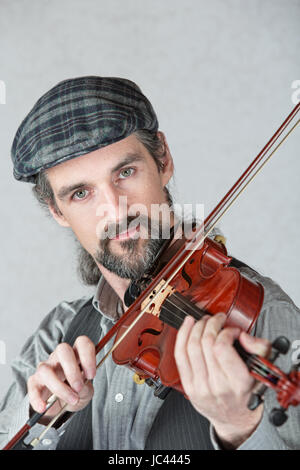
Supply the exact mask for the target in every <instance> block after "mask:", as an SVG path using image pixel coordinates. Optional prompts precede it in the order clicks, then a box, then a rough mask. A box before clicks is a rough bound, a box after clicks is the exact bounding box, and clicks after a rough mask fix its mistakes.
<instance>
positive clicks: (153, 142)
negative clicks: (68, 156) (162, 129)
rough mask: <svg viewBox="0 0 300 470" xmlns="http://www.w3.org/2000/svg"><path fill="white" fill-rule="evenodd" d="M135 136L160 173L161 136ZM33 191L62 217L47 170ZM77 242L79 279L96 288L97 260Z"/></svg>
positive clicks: (45, 206)
mask: <svg viewBox="0 0 300 470" xmlns="http://www.w3.org/2000/svg"><path fill="white" fill-rule="evenodd" d="M134 135H135V136H136V137H137V139H138V140H139V141H140V142H141V143H142V144H143V145H144V146H145V148H146V149H147V150H148V152H149V153H150V155H151V156H152V157H153V159H154V161H155V163H156V165H157V168H158V171H161V170H162V168H163V164H162V158H163V157H164V155H165V153H166V149H165V144H164V141H163V140H162V138H161V137H160V135H159V134H158V133H157V132H151V131H148V130H138V131H135V132H134ZM32 191H33V194H34V196H35V198H36V199H37V201H38V202H39V204H40V206H41V207H42V208H43V209H44V210H45V211H46V213H47V214H48V215H50V212H49V206H51V207H52V208H53V209H54V210H55V212H56V213H57V214H59V215H61V212H60V210H59V208H58V205H57V203H56V199H55V195H54V192H53V190H52V187H51V184H50V182H49V180H48V177H47V170H43V171H41V172H40V173H38V174H37V176H36V181H35V185H34V186H33V188H32ZM164 191H165V193H166V195H167V203H168V204H169V206H172V204H173V201H172V196H171V194H170V192H169V190H168V188H166V187H165V188H164ZM75 240H76V242H77V252H78V267H77V271H78V274H79V277H80V279H81V280H82V282H83V284H86V285H89V286H95V285H97V284H98V282H99V279H100V277H101V273H100V270H99V268H98V266H97V264H96V263H95V260H94V258H93V257H92V255H90V253H88V252H87V251H86V250H85V249H84V248H83V246H82V245H81V244H80V243H79V242H78V240H77V239H76V238H75Z"/></svg>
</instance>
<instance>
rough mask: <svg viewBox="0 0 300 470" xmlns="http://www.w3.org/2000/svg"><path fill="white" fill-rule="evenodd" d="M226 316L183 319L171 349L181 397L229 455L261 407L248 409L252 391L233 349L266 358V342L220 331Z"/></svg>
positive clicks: (255, 421) (248, 431) (250, 428)
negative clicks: (208, 424) (210, 427)
mask: <svg viewBox="0 0 300 470" xmlns="http://www.w3.org/2000/svg"><path fill="white" fill-rule="evenodd" d="M225 321H226V315H225V314H223V313H219V314H217V315H213V316H211V317H210V316H208V315H206V316H204V317H203V318H202V319H201V320H200V321H198V322H195V320H194V319H193V318H192V317H186V318H185V321H184V322H183V324H182V326H181V327H180V329H179V331H178V334H177V340H176V344H175V351H174V354H175V360H176V364H177V368H178V372H179V375H180V378H181V383H182V386H183V389H184V392H185V393H186V395H187V396H188V398H189V400H190V401H191V404H192V405H193V406H194V407H195V409H196V410H197V411H198V412H199V413H201V414H202V415H203V416H205V417H206V418H207V419H208V420H209V421H210V422H211V424H212V425H213V427H214V429H215V432H216V434H217V436H218V438H219V440H220V441H221V443H222V446H223V447H225V448H228V449H235V448H237V447H238V446H239V445H241V444H242V443H243V442H244V441H245V440H246V439H247V438H248V437H249V436H250V435H251V434H252V432H253V431H254V430H255V428H256V427H257V425H258V424H259V422H260V420H261V417H262V413H263V406H262V405H260V406H259V407H258V408H257V409H256V410H255V411H250V410H249V409H248V408H247V403H248V401H249V398H250V396H251V394H252V392H253V389H254V386H255V383H256V382H255V379H254V378H253V377H252V376H251V375H250V373H249V370H248V367H247V366H246V364H245V363H244V362H243V360H242V359H241V357H240V356H239V354H238V353H237V351H236V350H235V348H234V347H233V343H234V340H235V339H238V340H239V341H240V343H241V345H242V346H243V347H244V348H245V349H246V350H247V351H248V352H250V353H253V354H258V355H261V356H267V355H268V353H269V351H270V347H271V345H270V342H269V341H267V340H265V339H260V338H255V337H253V336H250V335H248V334H247V333H245V332H243V331H241V329H240V328H236V327H225V328H223V326H224V324H225Z"/></svg>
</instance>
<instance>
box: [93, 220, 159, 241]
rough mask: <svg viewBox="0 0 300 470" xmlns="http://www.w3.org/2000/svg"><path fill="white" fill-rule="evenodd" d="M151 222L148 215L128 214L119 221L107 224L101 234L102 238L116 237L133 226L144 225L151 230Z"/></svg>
mask: <svg viewBox="0 0 300 470" xmlns="http://www.w3.org/2000/svg"><path fill="white" fill-rule="evenodd" d="M150 224H151V222H150ZM150 224H149V218H148V217H147V216H144V215H140V216H138V217H134V216H127V217H125V218H124V219H123V220H121V221H119V222H117V223H110V224H107V225H106V226H105V227H104V229H103V231H102V233H101V235H100V239H101V240H105V239H112V238H115V237H116V236H118V235H120V233H123V232H126V231H127V230H129V229H132V228H137V227H138V226H140V227H144V228H145V229H146V230H147V231H149V225H150Z"/></svg>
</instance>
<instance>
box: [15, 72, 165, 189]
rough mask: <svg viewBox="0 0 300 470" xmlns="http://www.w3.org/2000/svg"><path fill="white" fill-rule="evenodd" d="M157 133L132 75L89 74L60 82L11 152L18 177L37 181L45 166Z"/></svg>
mask: <svg viewBox="0 0 300 470" xmlns="http://www.w3.org/2000/svg"><path fill="white" fill-rule="evenodd" d="M141 129H147V130H149V131H154V132H156V131H157V130H158V121H157V117H156V114H155V112H154V110H153V108H152V105H151V103H150V102H149V100H148V99H147V98H146V97H145V96H144V95H143V93H142V92H141V90H140V88H139V87H138V86H137V85H136V84H135V83H133V82H132V81H130V80H126V79H123V78H113V77H98V76H86V77H78V78H71V79H68V80H64V81H62V82H59V83H58V84H57V85H56V86H54V87H53V88H51V90H49V91H48V92H47V93H45V94H44V95H43V96H42V97H41V98H40V99H39V100H38V101H37V102H36V104H35V105H34V107H33V108H32V110H31V111H30V112H29V114H28V115H27V116H26V117H25V119H24V120H23V121H22V123H21V125H20V127H19V128H18V130H17V132H16V135H15V138H14V141H13V144H12V148H11V157H12V161H13V165H14V169H13V173H14V177H15V178H16V179H17V180H21V181H26V182H31V183H34V182H35V181H36V175H37V173H39V172H40V171H41V170H44V169H46V168H50V167H52V166H55V165H57V164H58V163H62V162H64V161H66V160H69V159H71V158H74V157H78V156H81V155H84V154H86V153H89V152H92V151H93V150H97V149H99V148H101V147H105V146H106V145H110V144H113V143H115V142H118V141H119V140H121V139H124V138H125V137H128V136H129V135H130V134H132V133H133V132H134V131H136V130H141Z"/></svg>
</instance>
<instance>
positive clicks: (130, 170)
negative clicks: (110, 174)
mask: <svg viewBox="0 0 300 470" xmlns="http://www.w3.org/2000/svg"><path fill="white" fill-rule="evenodd" d="M133 172H134V169H133V168H124V170H121V171H120V174H119V176H120V178H121V179H125V178H128V177H129V176H131V175H132V174H133Z"/></svg>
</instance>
